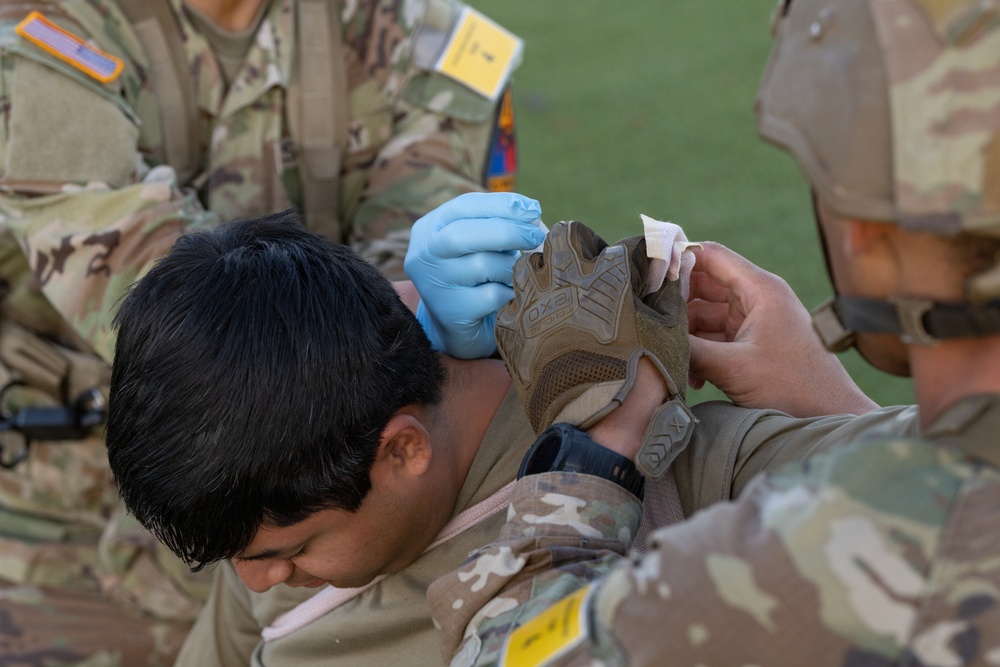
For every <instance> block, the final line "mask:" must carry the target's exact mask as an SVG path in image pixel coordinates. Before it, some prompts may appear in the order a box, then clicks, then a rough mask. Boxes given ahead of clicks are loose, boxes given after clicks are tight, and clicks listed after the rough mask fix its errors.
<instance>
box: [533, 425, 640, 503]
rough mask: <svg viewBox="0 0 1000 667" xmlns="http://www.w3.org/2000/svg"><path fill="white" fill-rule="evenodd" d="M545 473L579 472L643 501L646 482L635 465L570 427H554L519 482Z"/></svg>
mask: <svg viewBox="0 0 1000 667" xmlns="http://www.w3.org/2000/svg"><path fill="white" fill-rule="evenodd" d="M545 472H576V473H580V474H584V475H593V476H595V477H600V478H602V479H606V480H608V481H610V482H614V483H616V484H618V485H619V486H621V487H622V488H623V489H625V490H626V491H628V492H629V493H631V494H632V495H634V496H635V497H636V498H639V499H640V500H642V495H643V488H644V486H645V480H644V479H643V477H642V474H641V473H640V472H639V470H638V468H636V466H635V464H634V463H632V461H631V460H630V459H629V458H627V457H625V456H622V455H621V454H618V453H617V452H614V451H612V450H610V449H608V448H606V447H603V446H602V445H600V444H598V443H597V442H594V440H593V439H592V438H591V437H590V436H589V435H588V434H587V433H584V432H583V431H581V430H579V429H578V428H576V427H575V426H572V425H570V424H553V425H552V426H549V427H548V428H547V429H545V430H544V431H542V433H541V435H539V436H538V439H537V440H536V441H535V444H534V445H532V446H531V449H529V450H528V453H527V454H525V455H524V459H523V460H522V462H521V468H520V470H519V471H518V474H517V476H518V479H521V478H522V477H525V476H528V475H535V474H539V473H545Z"/></svg>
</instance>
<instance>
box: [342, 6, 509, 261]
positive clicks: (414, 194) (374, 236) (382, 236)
mask: <svg viewBox="0 0 1000 667" xmlns="http://www.w3.org/2000/svg"><path fill="white" fill-rule="evenodd" d="M369 4H374V3H369ZM363 5H364V3H362V5H361V6H363ZM390 7H391V8H392V9H391V10H390ZM461 7H462V5H461V3H457V2H453V1H452V0H429V2H427V3H396V2H394V3H381V6H380V8H379V10H378V11H377V12H376V16H374V17H371V16H369V17H364V16H360V15H355V16H354V18H353V20H352V21H351V23H349V24H348V26H347V28H346V29H347V35H348V36H347V43H348V44H349V45H352V46H353V50H354V52H355V53H356V54H358V56H359V57H360V58H363V59H364V60H365V61H366V62H365V63H364V65H365V68H366V69H365V71H364V73H363V76H365V77H371V79H372V82H375V83H377V84H378V85H379V86H381V87H382V88H383V90H382V91H381V92H385V91H388V92H389V97H390V98H391V99H392V107H391V109H381V110H377V107H378V99H380V95H379V94H378V91H376V90H375V89H374V88H373V89H372V90H366V85H367V84H361V85H358V83H357V82H358V80H359V79H360V78H361V77H362V74H359V73H358V71H357V68H356V67H351V68H350V69H349V78H350V79H351V88H352V90H353V93H352V100H351V104H352V113H354V115H355V118H354V120H353V121H352V125H351V127H350V128H349V136H348V141H349V147H348V151H349V154H348V159H347V162H346V164H345V174H344V177H343V178H344V182H343V187H342V191H343V193H344V199H345V201H344V203H343V205H342V209H343V212H344V214H343V218H344V219H345V220H350V221H351V229H350V241H351V242H352V244H353V245H354V247H355V249H357V250H358V251H359V252H360V253H361V254H362V255H363V256H365V257H366V258H368V259H369V260H373V261H374V262H375V263H376V265H378V266H380V267H382V266H385V261H383V260H379V259H378V256H379V255H380V254H398V255H399V256H400V258H401V257H402V256H403V255H405V251H406V244H407V241H408V238H409V237H408V232H409V228H410V227H411V226H412V225H413V223H414V222H415V221H416V220H417V219H418V218H419V217H421V216H422V215H424V214H425V213H427V212H429V211H431V210H432V209H434V208H436V207H437V206H440V205H441V204H443V203H444V202H446V201H448V200H449V199H452V198H454V197H456V196H458V195H460V194H463V193H466V192H476V191H482V190H484V189H485V186H484V182H485V177H486V165H487V158H488V155H489V153H490V150H491V148H492V146H493V143H494V141H495V139H496V137H495V134H494V132H495V130H496V128H497V125H498V116H499V112H500V107H501V105H503V106H504V117H505V118H507V119H508V122H507V125H509V127H508V128H507V134H506V135H505V136H506V137H507V138H509V139H510V140H511V141H512V138H513V111H512V106H511V104H512V103H511V99H510V95H509V89H508V91H507V94H506V95H501V96H500V98H499V99H498V100H496V101H493V100H490V99H488V98H486V97H483V96H481V95H480V94H479V93H476V92H473V91H472V90H471V89H469V88H466V87H465V86H463V85H462V84H460V83H457V82H455V81H453V80H451V79H448V78H447V77H445V76H443V75H441V74H439V73H437V72H434V71H433V70H432V69H431V68H430V65H429V64H428V63H426V62H417V61H419V60H420V58H419V57H418V56H416V55H414V51H415V50H418V43H419V42H420V40H421V39H422V35H426V34H429V33H431V32H433V33H435V34H439V35H440V34H442V32H443V34H445V35H447V34H448V32H447V31H448V30H451V29H452V26H451V25H450V23H451V22H453V21H454V20H455V19H456V18H457V16H458V12H459V11H460V9H461ZM425 8H426V9H425ZM358 11H359V14H360V10H358ZM408 12H409V13H408ZM413 12H419V13H413ZM429 22H434V23H435V25H433V26H430V27H428V25H427V24H428V23H429ZM359 40H361V41H363V42H365V45H361V44H359V43H358V42H359ZM420 49H422V47H420ZM386 62H388V63H389V65H390V67H391V72H383V71H381V70H380V68H384V67H385V63H386ZM357 108H370V109H373V110H375V111H373V112H372V113H369V114H362V115H360V116H359V115H358V114H357V113H355V112H356V109H357ZM385 114H391V115H392V118H391V124H390V125H389V128H390V129H389V132H390V135H391V136H390V137H388V140H386V137H374V136H373V134H374V133H376V132H381V131H385V126H384V125H380V124H379V116H380V115H385ZM367 145H372V146H378V149H377V150H376V151H374V152H372V151H369V150H366V146H367ZM510 150H511V151H513V146H512V145H511V148H510ZM507 162H508V163H511V164H512V165H513V164H514V163H515V160H514V158H513V156H512V155H511V156H508V160H507ZM507 176H508V177H509V180H508V181H507V182H506V183H505V185H504V189H513V184H512V182H511V181H512V179H513V177H514V166H511V167H510V170H509V173H508V174H507ZM385 272H386V273H387V274H388V275H390V277H394V278H398V277H401V276H402V266H401V265H400V266H399V267H398V270H397V271H395V272H394V271H393V270H391V267H389V270H386V271H385Z"/></svg>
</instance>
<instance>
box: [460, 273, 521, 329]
mask: <svg viewBox="0 0 1000 667" xmlns="http://www.w3.org/2000/svg"><path fill="white" fill-rule="evenodd" d="M468 296H469V298H468V299H467V300H463V305H465V306H466V307H465V308H463V309H462V315H461V317H462V319H463V320H464V321H468V322H478V321H480V320H483V319H485V318H487V317H489V316H491V315H495V314H496V313H497V311H498V310H500V309H501V308H502V307H503V306H504V304H506V303H507V302H508V301H510V300H511V299H513V298H514V290H513V289H511V288H510V287H508V286H507V285H501V284H499V283H486V284H485V285H479V286H477V287H470V288H469V292H468Z"/></svg>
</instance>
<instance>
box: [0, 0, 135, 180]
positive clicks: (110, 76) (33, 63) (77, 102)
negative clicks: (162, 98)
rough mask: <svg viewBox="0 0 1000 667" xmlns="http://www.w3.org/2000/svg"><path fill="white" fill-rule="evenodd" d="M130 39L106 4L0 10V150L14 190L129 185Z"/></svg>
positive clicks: (132, 57)
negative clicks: (68, 184) (63, 185)
mask: <svg viewBox="0 0 1000 667" xmlns="http://www.w3.org/2000/svg"><path fill="white" fill-rule="evenodd" d="M132 37H133V35H132V32H131V30H130V28H129V26H128V24H127V22H126V21H125V20H124V18H123V17H122V15H121V13H120V12H119V11H118V9H117V7H116V6H115V5H112V4H109V3H102V2H94V3H66V4H63V3H61V2H48V3H38V2H36V3H25V4H24V5H16V6H14V5H4V4H0V68H2V72H3V76H2V77H0V97H2V99H3V100H4V102H5V104H4V105H3V107H2V109H0V145H2V146H3V151H2V153H3V165H2V169H3V178H4V180H6V181H7V182H8V183H10V184H12V187H14V188H15V189H21V188H22V187H25V185H24V184H27V187H39V188H43V190H42V191H45V190H44V188H58V187H59V186H58V184H59V183H65V182H78V183H83V182H89V181H103V182H106V183H109V184H111V185H123V184H125V183H128V182H129V181H130V179H131V178H132V177H133V175H134V171H135V168H136V145H137V141H138V136H139V125H140V122H139V118H138V116H137V115H136V112H135V111H134V108H133V105H132V100H134V98H135V95H136V94H138V90H139V88H140V87H141V84H140V83H139V81H138V77H139V75H140V74H139V72H140V67H139V66H137V62H138V61H137V60H136V58H137V55H136V54H137V49H138V46H137V44H136V43H134V39H132ZM54 127H58V128H59V130H60V131H59V132H52V129H53V128H54ZM32 184H37V186H36V185H32ZM46 184H47V185H46Z"/></svg>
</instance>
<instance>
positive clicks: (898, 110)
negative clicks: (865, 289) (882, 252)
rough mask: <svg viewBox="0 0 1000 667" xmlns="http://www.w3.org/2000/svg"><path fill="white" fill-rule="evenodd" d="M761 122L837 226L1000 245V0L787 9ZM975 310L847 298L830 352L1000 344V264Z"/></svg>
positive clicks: (828, 307) (897, 0)
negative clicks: (857, 336)
mask: <svg viewBox="0 0 1000 667" xmlns="http://www.w3.org/2000/svg"><path fill="white" fill-rule="evenodd" d="M773 30H774V35H775V44H774V47H773V49H772V52H771V57H770V60H769V61H768V64H767V67H766V69H765V72H764V76H763V80H762V82H761V86H760V89H759V92H758V96H757V102H756V109H757V120H758V131H759V132H760V135H761V136H762V137H763V138H764V139H766V140H767V141H770V142H772V143H774V144H777V145H778V146H780V147H782V148H784V149H786V150H788V151H789V152H790V153H791V154H792V155H793V156H794V158H795V160H796V161H797V162H798V164H799V166H800V168H801V169H802V170H803V171H804V172H805V174H806V176H807V178H808V179H809V181H810V183H811V184H812V187H813V188H814V192H815V193H816V196H818V197H819V198H820V199H822V200H823V202H824V203H825V204H826V205H828V206H829V207H830V208H831V209H832V210H833V211H835V212H836V213H838V214H840V215H842V216H845V217H854V218H857V219H862V220H872V221H884V222H887V223H893V224H898V225H900V226H901V227H902V228H903V229H906V230H909V231H923V232H933V233H940V234H944V235H955V234H958V233H967V234H972V235H982V236H988V237H996V238H1000V0H782V1H781V2H779V5H778V7H777V9H776V11H775V16H774V21H773ZM965 292H966V294H965V296H966V303H958V304H954V303H952V304H941V303H934V302H931V301H925V300H919V299H900V300H898V301H894V302H892V303H887V302H881V301H874V300H870V299H858V298H853V297H837V298H835V299H832V300H831V301H829V302H827V304H824V306H823V307H821V308H820V309H818V310H817V312H816V313H814V322H815V324H816V328H817V330H818V331H819V333H820V335H821V337H822V338H823V339H824V342H825V343H826V344H827V347H829V348H830V349H833V350H835V351H839V350H842V349H845V348H846V347H848V346H849V345H850V344H851V343H852V341H853V335H852V332H853V331H869V332H876V333H893V334H899V335H901V336H902V338H903V340H904V341H905V342H918V343H934V342H936V341H937V340H940V339H943V338H956V337H966V336H984V335H997V334H1000V257H998V259H997V261H996V262H994V265H993V266H992V267H991V268H988V269H987V270H985V271H982V272H979V273H977V274H976V275H974V276H971V277H970V278H969V280H968V281H967V284H966V290H965Z"/></svg>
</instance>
